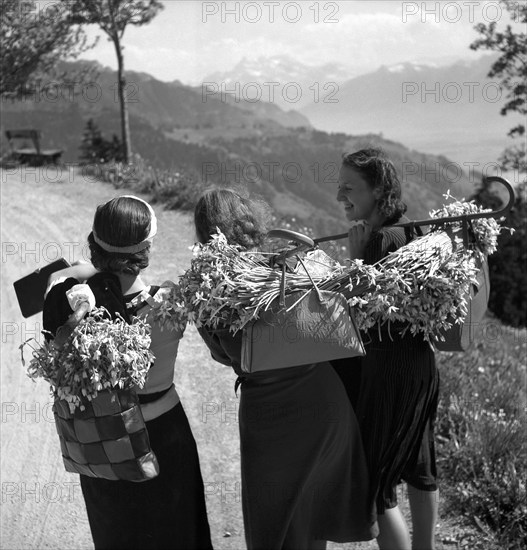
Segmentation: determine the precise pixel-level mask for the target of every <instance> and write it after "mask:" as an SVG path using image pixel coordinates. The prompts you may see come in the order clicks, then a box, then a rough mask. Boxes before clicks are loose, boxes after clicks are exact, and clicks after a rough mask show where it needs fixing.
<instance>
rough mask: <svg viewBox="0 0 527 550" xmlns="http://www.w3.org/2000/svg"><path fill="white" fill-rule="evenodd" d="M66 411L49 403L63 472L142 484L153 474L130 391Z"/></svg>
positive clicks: (64, 405)
mask: <svg viewBox="0 0 527 550" xmlns="http://www.w3.org/2000/svg"><path fill="white" fill-rule="evenodd" d="M82 404H83V405H84V407H85V409H84V410H80V408H76V409H75V412H74V413H71V412H70V409H69V405H68V402H67V401H65V400H59V399H56V400H55V403H54V405H53V413H54V416H55V426H56V428H57V433H58V434H59V439H60V447H61V450H62V458H63V460H64V466H65V468H66V470H67V471H68V472H72V473H78V474H82V475H86V476H90V477H98V478H103V479H110V480H125V481H146V480H149V479H152V478H154V477H156V476H157V475H158V474H159V464H158V462H157V458H156V456H155V454H154V453H153V451H152V449H151V448H150V440H149V437H148V431H147V429H146V425H145V421H144V418H143V414H142V412H141V406H140V404H139V399H138V397H137V394H136V392H135V391H133V390H121V389H112V390H104V391H100V392H99V393H98V395H97V397H96V398H95V399H92V400H91V401H88V400H87V399H85V400H83V402H82Z"/></svg>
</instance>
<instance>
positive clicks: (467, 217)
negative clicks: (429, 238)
mask: <svg viewBox="0 0 527 550" xmlns="http://www.w3.org/2000/svg"><path fill="white" fill-rule="evenodd" d="M484 181H485V182H488V183H493V182H498V183H501V184H502V185H504V186H505V188H506V189H507V191H508V192H509V201H508V202H507V204H506V205H505V206H504V207H503V208H500V210H495V211H493V212H477V213H475V214H462V215H461V216H447V217H444V218H429V219H427V220H415V221H411V222H408V223H395V224H393V225H391V226H390V227H418V226H422V225H444V224H445V223H454V222H463V225H464V226H466V224H467V223H468V222H469V221H471V220H476V219H480V218H501V217H502V216H504V215H505V214H507V213H508V212H509V211H510V210H511V208H512V207H513V205H514V201H515V200H516V197H515V194H514V189H513V187H512V185H511V184H510V183H509V182H508V181H507V180H506V179H505V178H502V177H500V176H490V177H487V178H485V180H484ZM347 236H348V233H339V234H338V235H329V236H328V237H320V238H319V239H314V241H313V242H314V243H315V244H318V243H324V242H326V241H337V240H339V239H345V238H346V237H347Z"/></svg>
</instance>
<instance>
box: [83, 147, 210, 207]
mask: <svg viewBox="0 0 527 550" xmlns="http://www.w3.org/2000/svg"><path fill="white" fill-rule="evenodd" d="M86 169H87V170H88V171H89V173H90V174H91V175H93V176H96V177H99V178H100V179H101V180H102V181H105V182H108V183H111V184H113V185H114V187H117V188H126V189H128V190H131V191H135V192H137V193H146V194H149V195H150V198H149V200H150V201H151V202H154V203H156V202H158V203H162V204H163V205H164V206H165V208H167V209H169V210H192V209H193V208H194V205H195V204H196V202H197V200H198V197H199V195H200V194H201V193H202V192H203V190H204V189H205V188H206V187H205V185H204V184H203V183H202V182H201V180H200V179H199V178H198V177H197V175H196V174H195V173H194V172H192V171H187V170H183V169H180V170H174V171H170V170H158V169H157V168H154V167H153V166H151V165H150V164H148V163H147V162H146V161H145V160H144V159H143V158H141V157H140V156H139V155H138V154H134V155H132V162H130V163H129V164H124V163H122V162H109V163H105V164H98V165H94V166H88V167H86V168H85V170H86Z"/></svg>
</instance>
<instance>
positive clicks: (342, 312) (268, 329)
mask: <svg viewBox="0 0 527 550" xmlns="http://www.w3.org/2000/svg"><path fill="white" fill-rule="evenodd" d="M289 256H291V254H290V253H289V252H286V253H285V254H282V255H281V256H279V257H278V262H279V263H281V265H282V280H281V292H280V297H279V298H277V299H275V300H274V301H273V302H272V303H271V305H270V307H269V308H267V309H265V310H263V311H262V312H261V314H260V317H259V318H258V319H257V320H256V321H252V322H250V323H249V324H248V325H247V326H246V327H245V328H244V329H243V335H242V354H241V369H242V371H244V372H247V373H254V372H261V371H269V370H275V369H283V368H289V367H295V366H300V365H312V364H314V363H322V362H325V361H330V360H333V359H342V358H345V357H353V356H357V355H364V354H365V351H364V346H363V343H362V340H361V337H360V333H359V331H358V329H357V326H356V324H355V320H354V318H353V312H352V311H351V308H350V307H349V305H348V302H347V301H346V299H345V297H344V296H343V295H342V294H340V293H339V292H330V291H324V290H320V289H319V288H317V286H316V284H315V283H314V281H313V279H312V278H311V275H310V272H309V270H308V269H307V268H306V266H305V264H304V262H303V261H302V260H301V259H299V262H300V265H301V266H302V268H303V269H304V270H305V272H306V273H307V275H308V276H309V278H310V279H311V282H312V285H313V288H312V289H310V290H309V291H307V292H303V291H297V292H293V293H291V294H289V295H287V296H286V294H285V286H286V283H285V280H286V261H285V260H286V258H287V257H289Z"/></svg>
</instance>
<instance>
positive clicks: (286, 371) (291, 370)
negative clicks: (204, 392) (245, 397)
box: [234, 361, 329, 396]
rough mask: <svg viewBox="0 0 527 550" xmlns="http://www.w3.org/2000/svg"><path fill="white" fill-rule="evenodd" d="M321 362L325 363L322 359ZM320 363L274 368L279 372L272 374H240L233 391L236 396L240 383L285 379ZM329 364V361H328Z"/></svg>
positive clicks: (253, 384)
mask: <svg viewBox="0 0 527 550" xmlns="http://www.w3.org/2000/svg"><path fill="white" fill-rule="evenodd" d="M323 363H326V361H324V362H323ZM319 364H320V363H312V364H309V365H298V366H296V367H286V368H283V369H276V370H274V371H270V372H275V373H279V374H273V375H270V376H268V375H262V374H261V373H257V374H256V375H254V374H253V375H251V376H244V375H240V376H238V378H237V379H236V382H235V383H234V393H235V394H236V396H237V395H238V393H237V392H238V388H239V387H240V385H241V384H245V385H246V386H253V387H255V386H260V385H263V384H273V383H274V382H282V381H284V380H287V379H289V378H296V377H297V376H299V375H300V374H301V373H305V372H306V371H309V370H311V369H314V368H317V365H319ZM328 364H329V363H328Z"/></svg>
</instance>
